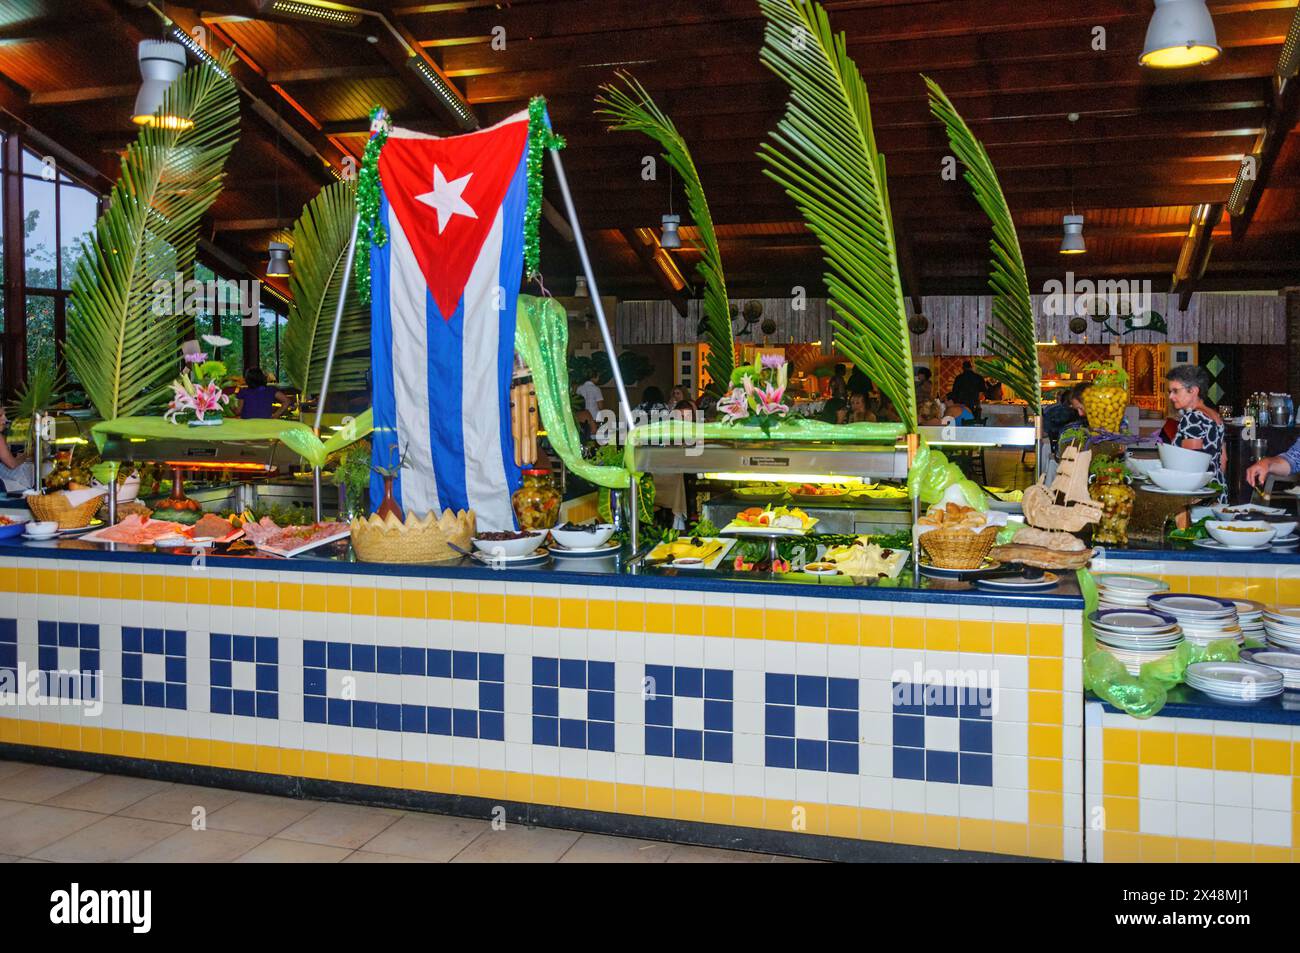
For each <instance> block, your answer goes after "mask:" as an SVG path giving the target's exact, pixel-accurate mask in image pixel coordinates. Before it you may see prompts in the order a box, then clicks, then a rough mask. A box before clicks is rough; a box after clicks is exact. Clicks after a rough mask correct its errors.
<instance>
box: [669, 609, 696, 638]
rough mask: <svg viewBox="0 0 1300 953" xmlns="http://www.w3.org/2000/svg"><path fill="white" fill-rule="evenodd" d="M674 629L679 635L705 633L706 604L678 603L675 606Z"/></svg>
mask: <svg viewBox="0 0 1300 953" xmlns="http://www.w3.org/2000/svg"><path fill="white" fill-rule="evenodd" d="M673 631H674V632H676V633H677V634H678V635H703V634H704V606H695V605H676V606H674V607H673Z"/></svg>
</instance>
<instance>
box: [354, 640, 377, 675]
mask: <svg viewBox="0 0 1300 953" xmlns="http://www.w3.org/2000/svg"><path fill="white" fill-rule="evenodd" d="M374 670H375V647H374V646H373V645H354V646H352V671H354V672H373V671H374Z"/></svg>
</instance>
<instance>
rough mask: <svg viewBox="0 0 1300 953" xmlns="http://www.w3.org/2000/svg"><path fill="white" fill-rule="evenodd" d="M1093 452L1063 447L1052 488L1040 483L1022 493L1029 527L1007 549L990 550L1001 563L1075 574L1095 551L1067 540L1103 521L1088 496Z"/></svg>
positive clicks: (1018, 533)
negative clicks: (1069, 570)
mask: <svg viewBox="0 0 1300 953" xmlns="http://www.w3.org/2000/svg"><path fill="white" fill-rule="evenodd" d="M1091 463H1092V451H1091V450H1083V451H1080V450H1078V449H1077V448H1076V447H1067V448H1066V449H1065V451H1064V452H1063V453H1062V454H1061V462H1060V464H1059V465H1058V467H1057V470H1056V477H1055V478H1054V479H1053V480H1052V485H1051V486H1045V485H1044V484H1043V482H1042V480H1039V482H1038V483H1035V484H1034V485H1033V486H1031V487H1029V488H1028V489H1027V490H1025V494H1024V498H1023V500H1022V501H1021V508H1022V509H1023V510H1024V513H1025V522H1026V523H1027V524H1028V526H1026V527H1024V528H1022V529H1021V530H1020V531H1019V532H1017V533H1016V535H1015V537H1014V538H1013V539H1012V541H1011V542H1010V543H1007V544H1003V545H1001V546H997V547H995V548H994V549H993V551H992V553H991V554H990V555H992V557H993V558H994V559H997V560H999V561H1000V562H1007V563H1020V564H1022V565H1025V566H1036V567H1038V568H1040V569H1078V568H1080V567H1082V566H1086V565H1087V564H1088V561H1089V560H1090V559H1091V558H1092V555H1093V551H1092V550H1091V549H1089V548H1088V547H1087V546H1085V545H1084V544H1083V541H1082V540H1080V539H1079V538H1078V537H1076V536H1073V535H1071V534H1073V533H1077V532H1079V530H1081V529H1083V528H1084V527H1085V526H1087V525H1088V524H1090V523H1096V522H1097V521H1098V520H1100V519H1101V518H1102V508H1101V507H1100V506H1098V505H1097V504H1096V502H1094V501H1093V499H1092V498H1091V497H1090V496H1089V495H1088V467H1089V465H1090V464H1091Z"/></svg>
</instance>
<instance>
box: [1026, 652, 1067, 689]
mask: <svg viewBox="0 0 1300 953" xmlns="http://www.w3.org/2000/svg"><path fill="white" fill-rule="evenodd" d="M1064 666H1065V663H1064V662H1063V661H1062V660H1061V659H1059V658H1031V659H1030V660H1029V687H1030V688H1037V689H1045V690H1047V691H1053V692H1059V691H1061V689H1062V686H1063V684H1064V675H1063V671H1062V670H1063V668H1064Z"/></svg>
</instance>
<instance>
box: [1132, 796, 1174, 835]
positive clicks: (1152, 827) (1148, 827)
mask: <svg viewBox="0 0 1300 953" xmlns="http://www.w3.org/2000/svg"><path fill="white" fill-rule="evenodd" d="M1138 828H1139V830H1141V831H1142V833H1143V834H1160V835H1163V836H1165V837H1174V836H1175V835H1176V834H1177V832H1178V818H1177V815H1176V814H1175V812H1174V806H1173V804H1171V803H1170V802H1168V801H1151V800H1148V799H1146V798H1140V799H1139V800H1138Z"/></svg>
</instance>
